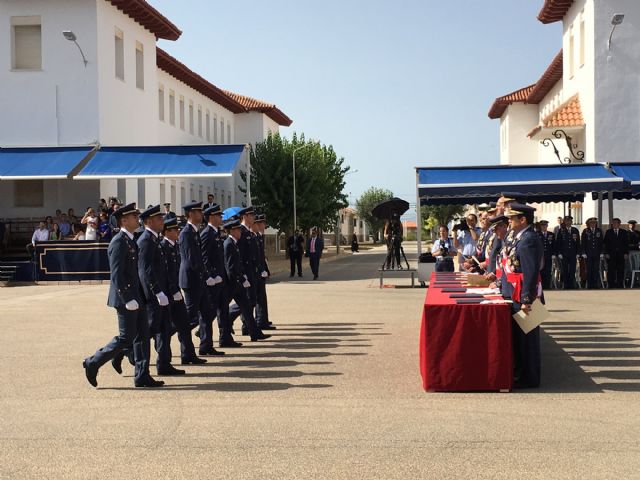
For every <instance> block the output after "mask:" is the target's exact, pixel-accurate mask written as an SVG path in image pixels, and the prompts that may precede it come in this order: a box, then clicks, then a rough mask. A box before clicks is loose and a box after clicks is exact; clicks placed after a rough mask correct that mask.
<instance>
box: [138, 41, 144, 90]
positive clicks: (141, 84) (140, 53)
mask: <svg viewBox="0 0 640 480" xmlns="http://www.w3.org/2000/svg"><path fill="white" fill-rule="evenodd" d="M136 87H138V88H139V89H140V90H144V50H143V45H142V44H141V43H140V42H136Z"/></svg>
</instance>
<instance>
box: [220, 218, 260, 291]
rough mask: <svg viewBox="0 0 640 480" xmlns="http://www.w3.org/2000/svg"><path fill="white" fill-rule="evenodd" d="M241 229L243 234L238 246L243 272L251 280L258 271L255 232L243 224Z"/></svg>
mask: <svg viewBox="0 0 640 480" xmlns="http://www.w3.org/2000/svg"><path fill="white" fill-rule="evenodd" d="M240 230H241V231H242V235H241V236H240V240H238V243H237V247H238V251H239V253H240V260H241V262H242V273H243V274H245V275H246V276H247V277H248V278H249V281H251V279H252V278H253V276H254V275H255V273H256V265H255V256H256V250H257V249H256V244H255V242H254V240H253V233H252V232H251V231H250V230H249V229H248V228H246V227H245V226H244V225H243V226H242V227H240ZM225 242H226V240H225ZM225 263H226V256H225ZM228 273H229V272H228V271H227V274H228Z"/></svg>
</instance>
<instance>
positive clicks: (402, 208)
mask: <svg viewBox="0 0 640 480" xmlns="http://www.w3.org/2000/svg"><path fill="white" fill-rule="evenodd" d="M407 210H409V202H407V201H406V200H402V199H401V198H397V197H394V198H390V199H389V200H385V201H384V202H380V203H379V204H378V205H376V206H375V207H373V210H371V215H373V216H374V217H376V218H379V219H381V220H386V219H388V218H391V217H393V214H394V213H396V214H398V216H400V215H402V214H403V213H404V212H406V211H407Z"/></svg>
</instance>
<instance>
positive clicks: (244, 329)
mask: <svg viewBox="0 0 640 480" xmlns="http://www.w3.org/2000/svg"><path fill="white" fill-rule="evenodd" d="M242 335H244V336H245V337H246V336H247V335H249V330H247V329H246V328H242Z"/></svg>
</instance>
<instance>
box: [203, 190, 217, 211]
mask: <svg viewBox="0 0 640 480" xmlns="http://www.w3.org/2000/svg"><path fill="white" fill-rule="evenodd" d="M216 205H217V203H216V202H214V198H213V194H212V193H210V194H209V195H207V203H205V204H204V205H202V210H203V211H204V210H206V209H207V208H211V207H214V206H216Z"/></svg>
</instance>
